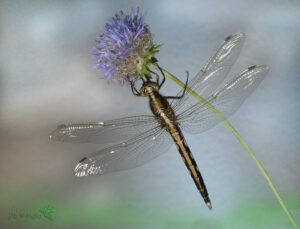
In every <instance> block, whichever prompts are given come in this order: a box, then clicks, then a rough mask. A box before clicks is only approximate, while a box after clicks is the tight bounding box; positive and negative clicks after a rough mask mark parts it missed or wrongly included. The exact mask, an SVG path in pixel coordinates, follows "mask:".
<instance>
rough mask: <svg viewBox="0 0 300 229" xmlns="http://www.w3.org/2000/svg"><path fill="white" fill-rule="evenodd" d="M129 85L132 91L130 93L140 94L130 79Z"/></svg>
mask: <svg viewBox="0 0 300 229" xmlns="http://www.w3.org/2000/svg"><path fill="white" fill-rule="evenodd" d="M130 87H131V91H132V94H133V95H135V96H140V95H141V94H140V92H139V91H138V90H137V89H136V88H135V86H134V84H133V82H131V81H130Z"/></svg>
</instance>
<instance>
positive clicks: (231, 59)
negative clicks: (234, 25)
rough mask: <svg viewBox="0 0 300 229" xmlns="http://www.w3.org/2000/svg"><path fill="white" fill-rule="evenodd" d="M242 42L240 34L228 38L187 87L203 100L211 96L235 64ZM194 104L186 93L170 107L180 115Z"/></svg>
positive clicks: (243, 38)
mask: <svg viewBox="0 0 300 229" xmlns="http://www.w3.org/2000/svg"><path fill="white" fill-rule="evenodd" d="M244 40H245V35H244V34H242V33H237V34H233V35H230V36H228V37H227V38H226V39H225V40H224V41H223V43H222V44H221V46H220V47H219V48H218V50H217V52H216V53H215V54H214V55H213V56H212V57H211V59H210V60H209V62H208V64H207V65H206V66H205V67H204V68H203V69H202V70H201V71H200V72H199V73H198V74H197V75H196V76H195V77H194V78H193V79H192V80H191V81H190V82H189V83H188V87H190V88H191V89H192V90H194V91H195V92H197V93H198V94H199V95H201V96H202V97H204V98H207V97H208V96H210V95H212V94H213V93H214V92H215V90H216V89H217V87H218V86H219V85H220V84H221V83H222V82H223V80H224V79H225V78H226V76H227V74H228V72H229V71H230V69H231V67H232V65H233V64H234V63H235V61H236V59H237V57H238V55H239V53H240V51H241V49H242V46H243V43H244ZM182 92H183V89H182V90H181V91H180V92H179V93H178V96H179V95H181V94H182ZM195 103H197V101H196V100H195V98H193V96H191V95H190V94H189V93H188V92H186V94H185V96H184V97H183V98H182V99H181V100H174V101H173V102H172V107H173V108H174V110H175V111H176V112H177V113H181V112H183V111H184V110H186V109H187V108H188V107H191V106H192V105H194V104H195Z"/></svg>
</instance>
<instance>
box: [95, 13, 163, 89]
mask: <svg viewBox="0 0 300 229" xmlns="http://www.w3.org/2000/svg"><path fill="white" fill-rule="evenodd" d="M96 42H97V46H96V47H95V48H94V50H93V54H94V55H95V57H96V64H95V67H96V68H97V69H99V70H101V71H102V72H103V73H104V75H105V78H106V79H107V80H108V81H119V82H122V83H125V82H135V81H136V80H138V79H139V78H141V77H146V78H150V77H151V74H150V70H149V65H150V64H152V63H155V62H156V61H157V60H156V59H155V57H154V56H155V54H156V53H157V52H158V51H159V47H160V46H159V45H155V44H153V40H152V34H151V32H150V29H149V26H148V25H147V24H145V23H144V17H143V16H142V15H140V13H139V9H138V8H137V9H132V10H131V13H130V14H125V13H124V12H123V11H120V12H119V13H116V14H115V16H114V17H113V18H111V19H110V20H109V22H108V23H107V24H106V25H105V29H104V33H103V34H101V35H100V36H99V37H97V39H96Z"/></svg>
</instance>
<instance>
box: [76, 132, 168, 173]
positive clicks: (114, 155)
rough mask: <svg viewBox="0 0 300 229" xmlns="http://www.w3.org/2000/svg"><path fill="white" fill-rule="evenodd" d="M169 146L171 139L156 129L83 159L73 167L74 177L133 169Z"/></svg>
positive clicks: (161, 152)
mask: <svg viewBox="0 0 300 229" xmlns="http://www.w3.org/2000/svg"><path fill="white" fill-rule="evenodd" d="M171 144H172V138H171V136H170V135H169V133H168V132H167V131H166V130H165V129H162V128H161V127H156V128H154V129H151V130H149V131H147V132H144V133H143V134H141V135H140V136H138V137H137V138H133V139H130V140H128V141H125V142H123V143H120V144H118V145H115V146H112V147H109V148H106V149H102V150H100V151H98V152H95V153H93V154H92V155H90V156H89V157H85V158H83V159H82V160H81V161H79V163H78V164H77V166H76V167H75V170H74V172H75V176H79V177H82V176H89V175H100V174H105V173H109V172H114V171H119V170H125V169H131V168H135V167H138V166H140V165H143V164H145V163H147V162H148V161H151V160H153V159H154V158H156V157H157V156H159V155H161V154H163V153H164V152H166V151H167V150H168V149H169V148H170V146H171Z"/></svg>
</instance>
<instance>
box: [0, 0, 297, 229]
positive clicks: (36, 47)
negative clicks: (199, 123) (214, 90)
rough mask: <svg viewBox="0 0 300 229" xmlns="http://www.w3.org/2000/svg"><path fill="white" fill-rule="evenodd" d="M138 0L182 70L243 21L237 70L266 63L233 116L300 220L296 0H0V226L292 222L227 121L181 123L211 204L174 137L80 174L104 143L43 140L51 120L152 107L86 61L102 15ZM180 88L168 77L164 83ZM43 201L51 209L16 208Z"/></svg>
mask: <svg viewBox="0 0 300 229" xmlns="http://www.w3.org/2000/svg"><path fill="white" fill-rule="evenodd" d="M137 6H139V7H140V9H141V11H142V12H143V13H145V14H146V22H147V23H148V24H149V25H150V26H151V30H152V33H153V34H154V39H155V42H156V43H163V44H164V45H163V47H162V48H161V52H160V53H159V55H158V58H159V61H160V64H161V65H162V66H163V67H165V68H166V69H168V70H169V71H171V72H172V73H174V74H175V75H177V76H178V77H179V78H180V79H182V80H185V77H186V74H185V71H186V70H188V71H189V73H190V75H191V76H193V75H195V74H196V73H197V72H198V71H199V70H200V69H201V68H202V67H203V66H204V65H205V63H206V62H207V60H208V59H209V57H210V56H211V55H212V54H213V52H214V51H215V50H216V48H217V47H218V46H219V44H220V43H221V42H222V41H223V39H224V38H225V37H226V36H227V35H229V34H231V33H235V32H244V33H245V34H246V35H247V40H246V43H245V46H244V48H243V50H242V53H241V56H240V58H239V60H238V61H237V63H236V65H235V67H234V68H233V70H232V72H231V76H233V75H234V74H237V73H238V72H239V71H241V70H243V69H245V68H246V67H248V66H250V65H253V64H267V65H269V66H270V72H269V74H268V76H267V77H266V79H265V80H264V81H263V82H262V83H261V85H260V86H259V87H258V88H257V90H256V91H255V92H254V93H253V94H252V95H251V96H250V97H249V98H248V99H247V100H246V102H245V103H244V104H243V105H242V107H241V108H240V109H239V111H238V112H237V113H236V114H234V115H233V116H232V117H231V118H230V120H229V121H230V122H231V123H232V124H233V125H234V126H235V127H236V129H237V130H238V131H239V132H240V133H241V135H242V136H243V137H244V139H245V140H246V142H247V143H248V144H249V145H250V147H251V148H252V149H253V151H254V152H255V154H256V155H257V157H258V158H259V159H260V160H261V162H262V163H263V164H264V166H265V168H266V169H267V171H268V173H269V175H270V176H271V178H272V179H273V181H274V183H275V185H276V187H277V188H278V191H279V192H280V194H281V196H282V198H283V199H284V201H285V202H286V204H287V205H288V207H289V208H290V210H291V211H292V212H293V214H294V216H295V218H296V220H297V221H298V222H299V221H300V194H299V190H300V177H299V174H300V154H299V149H300V137H299V136H300V135H299V131H300V120H299V114H298V113H299V112H300V105H299V98H300V97H299V94H300V80H299V73H300V65H299V63H300V55H299V47H300V40H299V37H300V7H299V2H298V1H296V0H295V1H292V0H290V1H277V0H275V1H264V0H251V1H250V0H249V1H238V0H228V1H221V0H211V1H196V0H186V1H179V0H177V1H174V0H172V1H171V0H163V1H158V0H155V1H129V0H126V1H123V0H119V1H117V0H113V1H112V0H110V1H108V0H107V1H1V2H0V59H1V61H0V144H1V145H0V146H1V148H0V149H1V154H0V156H1V158H0V193H1V195H0V221H1V225H2V226H1V228H82V227H86V228H105V229H106V228H205V229H206V228H209V229H219V228H221V229H223V228H291V225H290V224H289V222H288V220H287V217H286V215H285V214H284V212H283V211H282V209H281V207H280V206H279V204H278V202H277V200H276V198H275V197H274V195H273V194H272V192H271V191H270V189H269V187H268V185H267V183H266V181H265V180H264V179H263V177H262V175H261V174H260V172H259V170H258V168H257V166H256V164H255V163H254V162H253V160H252V159H251V158H250V157H249V156H248V154H247V153H246V151H245V150H244V148H242V146H241V145H240V144H239V143H238V142H237V140H236V139H235V137H234V136H233V135H232V134H231V132H230V131H229V130H228V129H227V128H226V127H225V126H223V125H222V124H219V125H218V126H216V127H215V128H213V129H211V130H210V131H207V132H205V133H204V134H201V135H188V134H186V138H187V141H188V143H189V145H190V147H191V149H192V151H193V152H194V155H195V159H196V161H197V162H198V163H199V166H200V170H201V171H202V174H203V176H204V179H205V182H206V185H207V188H208V191H209V193H210V197H211V200H212V205H213V210H212V211H209V210H208V209H207V207H206V206H205V205H204V203H203V200H202V198H201V196H200V194H199V193H198V190H197V189H196V188H195V186H194V184H193V181H192V179H191V178H190V175H189V173H188V171H187V170H186V168H185V165H184V164H183V163H182V160H181V158H180V156H179V153H178V152H177V150H176V147H175V146H173V147H172V148H171V149H170V150H169V151H168V152H167V153H165V154H164V155H163V156H161V157H159V158H157V159H155V160H153V161H152V162H150V163H148V164H146V165H145V166H142V167H139V168H136V169H133V170H128V171H124V172H118V173H112V174H107V175H104V176H101V177H100V176H98V177H89V178H77V177H74V175H73V169H74V166H75V165H76V163H77V162H78V160H80V159H81V158H82V157H83V156H85V155H88V154H90V153H92V152H94V151H96V150H98V149H100V148H101V147H103V146H101V145H88V144H68V143H61V142H51V141H50V140H49V138H48V136H49V133H50V132H51V131H53V130H54V129H55V128H56V126H57V125H59V124H62V123H73V122H75V123H76V122H86V121H103V120H107V119H113V118H120V117H125V116H131V115H138V114H149V113H150V111H149V108H148V101H147V99H144V98H136V97H134V96H133V95H132V94H131V91H130V90H129V88H127V87H126V86H124V87H121V86H119V85H115V84H107V82H106V81H105V80H103V79H102V78H103V75H102V74H101V73H100V72H97V71H96V70H94V69H93V68H92V67H91V64H92V56H91V54H90V53H91V52H90V51H91V49H92V47H93V46H94V45H95V38H96V36H98V35H99V34H101V33H102V32H103V28H104V25H105V23H106V21H107V19H108V18H110V17H112V16H113V15H114V14H115V12H117V11H119V10H121V9H122V10H124V11H127V12H128V11H129V10H130V9H131V8H132V7H137ZM178 91H179V87H178V86H177V85H176V84H175V83H174V82H172V81H171V80H168V81H167V83H166V84H165V86H164V88H163V90H162V93H165V94H168V95H172V94H176V93H177V92H178ZM47 204H50V205H51V206H52V207H53V210H54V214H53V220H47V219H46V218H42V219H30V218H28V217H27V218H26V217H24V216H23V217H22V216H20V214H22V213H23V214H28V215H30V214H31V215H32V214H35V213H37V212H39V209H41V208H43V207H45V206H46V205H47ZM13 213H15V214H17V215H18V217H16V218H12V217H11V215H12V214H13Z"/></svg>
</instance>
